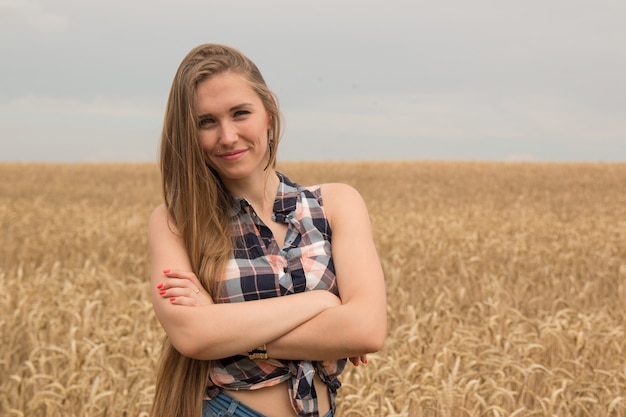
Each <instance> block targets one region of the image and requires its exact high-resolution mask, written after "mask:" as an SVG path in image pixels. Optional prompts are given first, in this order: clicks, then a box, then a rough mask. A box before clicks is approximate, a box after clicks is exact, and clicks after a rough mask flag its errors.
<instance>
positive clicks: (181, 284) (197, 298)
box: [157, 269, 213, 306]
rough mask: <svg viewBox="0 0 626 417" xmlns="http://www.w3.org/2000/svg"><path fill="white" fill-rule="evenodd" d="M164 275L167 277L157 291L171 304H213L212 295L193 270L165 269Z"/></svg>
mask: <svg viewBox="0 0 626 417" xmlns="http://www.w3.org/2000/svg"><path fill="white" fill-rule="evenodd" d="M163 275H165V279H164V280H163V282H161V283H159V284H158V285H157V291H159V295H160V296H161V298H163V299H167V300H169V302H170V303H171V304H176V305H184V306H201V305H207V304H213V300H212V298H211V296H210V295H209V293H208V292H206V290H205V289H204V288H203V287H202V284H200V281H199V280H198V278H197V277H196V274H194V273H193V272H187V271H181V270H178V269H173V270H170V269H165V270H164V271H163Z"/></svg>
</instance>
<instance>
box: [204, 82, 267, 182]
mask: <svg viewBox="0 0 626 417" xmlns="http://www.w3.org/2000/svg"><path fill="white" fill-rule="evenodd" d="M195 110H196V116H197V120H198V140H199V142H200V146H201V147H202V149H203V150H204V152H205V153H206V156H207V158H208V161H209V165H210V166H211V167H212V168H213V169H215V170H216V171H217V173H218V174H219V176H220V178H221V179H222V181H224V182H225V183H227V182H228V181H229V180H240V179H245V178H247V177H249V176H250V175H255V174H259V175H260V174H261V173H262V172H263V170H264V169H265V167H266V166H267V161H268V155H269V153H268V130H269V129H271V116H270V115H269V113H268V112H267V110H266V109H265V106H263V102H262V101H261V98H260V97H259V96H258V94H257V93H256V92H254V90H252V88H251V87H250V84H249V83H248V81H247V80H246V79H245V77H244V76H242V75H240V74H235V73H228V72H227V73H222V74H217V75H214V76H211V77H210V78H208V79H206V80H204V81H202V82H200V83H199V84H198V85H197V86H196V106H195Z"/></svg>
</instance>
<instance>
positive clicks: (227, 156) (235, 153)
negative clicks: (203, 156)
mask: <svg viewBox="0 0 626 417" xmlns="http://www.w3.org/2000/svg"><path fill="white" fill-rule="evenodd" d="M245 152H246V150H245V149H240V150H236V151H230V152H225V153H222V154H220V155H219V157H220V158H222V159H228V160H230V159H237V158H238V157H240V156H241V155H243V154H244V153H245Z"/></svg>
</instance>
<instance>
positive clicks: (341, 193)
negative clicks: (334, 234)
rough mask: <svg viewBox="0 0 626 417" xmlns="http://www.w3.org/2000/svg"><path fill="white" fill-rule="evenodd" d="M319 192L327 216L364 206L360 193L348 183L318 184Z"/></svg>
mask: <svg viewBox="0 0 626 417" xmlns="http://www.w3.org/2000/svg"><path fill="white" fill-rule="evenodd" d="M320 192H321V196H322V200H323V202H324V209H325V211H326V213H327V215H328V217H329V218H331V217H333V215H335V214H337V213H344V212H346V213H347V212H351V211H354V210H358V209H359V208H361V207H364V206H365V202H364V201H363V197H361V194H360V193H359V192H358V191H357V189H356V188H354V187H353V186H351V185H349V184H345V183H339V182H333V183H325V184H320Z"/></svg>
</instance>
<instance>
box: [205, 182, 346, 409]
mask: <svg viewBox="0 0 626 417" xmlns="http://www.w3.org/2000/svg"><path fill="white" fill-rule="evenodd" d="M277 175H278V178H279V180H280V185H279V187H278V193H277V196H276V200H275V202H274V213H273V220H274V221H276V222H283V223H286V224H287V227H288V228H287V235H286V237H285V243H284V245H283V247H279V245H278V244H277V242H276V240H275V239H274V237H273V234H272V232H271V230H270V229H269V227H267V226H266V225H265V224H264V223H263V222H262V220H261V219H260V218H259V217H258V216H257V214H256V213H255V212H254V209H253V208H252V206H251V205H250V204H249V203H248V202H247V201H246V200H245V199H235V200H234V206H233V211H232V216H233V226H234V231H235V232H234V233H235V236H236V248H235V251H234V254H233V258H232V259H231V260H230V262H229V263H228V264H227V266H226V272H225V276H224V278H223V282H222V286H221V287H222V289H221V292H220V294H219V296H218V297H216V301H217V302H221V303H237V302H244V301H250V300H259V299H263V298H269V297H283V296H288V295H290V294H294V293H299V292H304V291H311V290H327V291H331V292H332V293H334V294H335V295H339V294H338V289H337V282H336V278H335V268H334V265H333V260H332V256H331V230H330V225H329V223H328V220H327V219H326V216H325V214H324V209H323V207H322V198H321V191H320V186H319V185H317V186H313V187H302V186H299V185H297V184H294V183H292V182H291V181H290V180H289V179H288V178H287V177H286V176H284V175H282V174H280V173H277ZM320 337H322V335H320ZM345 365H346V360H345V359H342V360H338V361H322V362H316V361H314V362H310V361H294V360H277V359H268V360H250V359H249V358H248V357H247V356H242V355H237V356H232V357H230V358H225V359H221V360H217V361H215V362H214V365H213V368H212V371H211V375H210V382H209V386H208V390H207V393H208V397H209V398H213V397H215V396H216V395H217V393H218V392H219V390H220V389H225V390H229V389H234V390H253V389H258V388H263V387H268V386H273V385H277V384H280V383H282V382H284V381H288V387H289V394H290V398H291V404H292V406H293V408H294V410H295V411H296V412H297V413H298V415H299V416H303V417H304V416H307V417H318V416H319V412H318V404H317V393H316V392H315V387H314V386H313V376H314V375H315V374H316V373H317V375H318V376H319V377H320V378H321V379H322V381H324V382H325V383H326V385H327V386H328V390H329V394H330V399H331V406H332V409H333V412H334V411H335V398H336V393H337V389H338V388H339V387H340V386H341V383H340V382H339V379H338V378H337V377H338V375H339V374H340V373H341V372H342V371H343V369H344V367H345Z"/></svg>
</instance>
